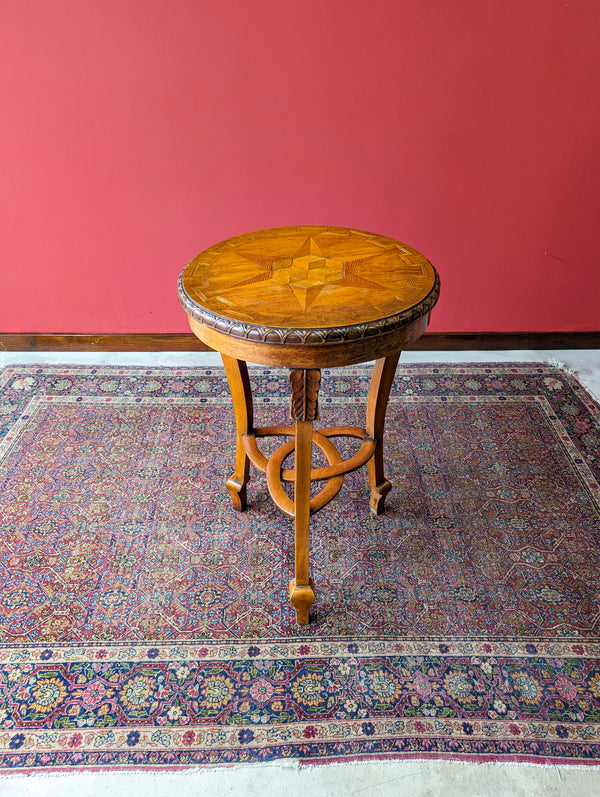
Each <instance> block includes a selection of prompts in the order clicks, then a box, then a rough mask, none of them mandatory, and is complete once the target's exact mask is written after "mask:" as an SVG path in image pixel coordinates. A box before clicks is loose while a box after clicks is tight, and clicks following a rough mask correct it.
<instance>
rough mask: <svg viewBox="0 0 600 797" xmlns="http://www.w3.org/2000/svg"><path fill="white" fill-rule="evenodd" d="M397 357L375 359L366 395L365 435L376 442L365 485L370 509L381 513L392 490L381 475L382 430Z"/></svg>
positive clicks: (374, 512)
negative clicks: (368, 489) (368, 493)
mask: <svg viewBox="0 0 600 797" xmlns="http://www.w3.org/2000/svg"><path fill="white" fill-rule="evenodd" d="M399 359H400V352H399V351H398V352H396V354H392V355H390V356H389V357H386V358H385V359H383V360H377V361H376V363H375V366H374V368H373V375H372V377H371V385H370V387H369V396H368V398H367V423H366V429H367V434H368V435H369V436H370V437H372V438H373V439H374V440H376V441H377V442H376V445H375V452H374V454H373V457H372V459H370V460H369V466H368V467H369V476H368V479H367V484H368V485H369V487H370V488H371V498H370V506H371V512H373V514H375V515H381V514H382V513H383V511H384V506H385V504H384V502H385V497H386V495H387V494H388V493H389V491H390V490H391V489H392V485H391V484H390V482H389V481H388V480H387V479H386V478H385V477H384V475H383V429H384V426H385V411H386V409H387V403H388V399H389V396H390V390H391V389H392V382H393V381H394V374H395V373H396V366H397V365H398V360H399Z"/></svg>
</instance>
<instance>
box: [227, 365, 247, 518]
mask: <svg viewBox="0 0 600 797" xmlns="http://www.w3.org/2000/svg"><path fill="white" fill-rule="evenodd" d="M221 357H222V359H223V365H224V366H225V373H226V374H227V379H228V381H229V388H230V390H231V396H232V398H233V409H234V412H235V426H236V450H235V469H234V471H233V473H232V475H231V476H230V477H229V479H227V482H226V485H227V489H228V490H229V492H230V493H231V499H232V502H233V508H234V509H236V510H237V511H238V512H243V510H244V509H246V505H247V504H246V485H247V484H248V481H249V480H250V460H249V458H248V455H247V454H246V451H245V450H244V446H243V443H242V436H243V435H245V434H248V433H249V432H251V431H252V429H253V425H254V419H253V406H252V392H251V390H250V379H249V377H248V368H247V366H246V363H245V362H244V361H243V360H236V359H235V358H234V357H227V356H226V355H225V354H222V355H221Z"/></svg>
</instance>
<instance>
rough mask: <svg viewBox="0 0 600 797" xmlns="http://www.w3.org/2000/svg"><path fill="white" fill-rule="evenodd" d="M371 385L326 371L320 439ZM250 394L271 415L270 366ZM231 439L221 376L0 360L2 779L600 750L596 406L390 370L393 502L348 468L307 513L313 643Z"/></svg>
mask: <svg viewBox="0 0 600 797" xmlns="http://www.w3.org/2000/svg"><path fill="white" fill-rule="evenodd" d="M369 375H370V374H369V369H367V368H365V367H358V368H351V369H340V370H335V371H325V372H324V375H323V382H322V390H321V397H320V404H321V418H322V420H321V421H320V424H321V425H324V426H325V425H333V424H340V423H346V424H349V425H352V424H359V425H362V423H363V420H362V413H363V412H364V403H365V396H366V391H367V388H368V380H369ZM251 379H252V384H253V393H254V397H255V405H256V406H255V409H256V412H255V415H256V422H257V423H259V424H261V425H268V424H269V425H270V424H273V423H278V422H282V423H287V422H288V421H287V404H288V393H287V378H286V374H285V372H284V371H281V370H273V369H263V368H253V369H252V370H251ZM233 432H234V427H233V412H232V409H231V400H230V397H229V391H228V387H227V383H226V380H225V377H224V373H223V371H222V370H221V369H218V368H212V369H210V368H209V369H200V368H181V369H178V368H154V369H147V368H141V367H140V368H135V367H129V368H120V367H106V366H105V367H98V368H92V367H89V366H60V365H44V366H39V367H38V366H8V367H6V368H5V369H4V370H3V371H1V372H0V532H1V534H2V537H1V539H2V543H1V545H0V760H1V763H2V766H3V767H4V768H7V769H8V768H12V769H15V770H19V771H28V770H29V771H30V770H39V769H40V768H42V769H43V768H46V769H60V768H73V767H79V768H107V767H122V768H132V767H144V766H150V767H185V766H197V765H203V764H220V763H234V762H239V761H266V760H272V759H284V758H295V759H300V760H306V761H308V762H315V761H326V760H343V759H345V758H346V759H347V758H355V759H360V758H369V757H382V758H385V757H404V756H417V757H418V756H421V757H426V756H430V757H436V756H437V757H451V758H467V759H471V760H511V759H512V760H520V759H524V760H531V761H549V760H551V761H560V762H569V761H572V762H576V763H597V762H598V760H599V759H600V633H599V625H600V587H599V586H598V585H599V583H600V580H599V575H600V546H599V544H598V543H599V538H600V490H599V485H598V479H599V476H600V409H599V407H598V405H597V404H596V402H594V400H593V399H592V398H591V397H590V396H589V395H588V394H587V393H586V391H585V390H584V389H583V388H582V387H581V385H580V384H579V383H578V382H577V380H576V379H575V378H574V377H573V376H571V375H569V374H568V373H566V372H564V371H562V370H559V369H555V368H552V367H550V366H546V365H541V364H519V365H512V364H511V365H506V364H503V365H488V364H485V365H483V364H477V365H460V366H458V365H456V366H450V365H443V366H434V365H418V366H400V367H399V368H398V372H397V375H396V380H395V383H394V387H393V390H392V396H391V399H390V404H389V408H388V415H387V427H386V439H385V440H386V446H385V457H386V466H387V471H386V475H387V477H388V478H389V479H390V481H392V483H393V485H394V488H393V491H392V493H391V494H390V496H389V497H388V504H387V505H388V511H387V513H386V515H385V516H382V517H380V518H374V517H372V516H371V515H370V513H369V511H368V493H367V489H366V486H365V480H364V472H362V471H358V472H356V473H353V474H351V475H349V476H348V477H346V481H345V484H344V487H343V488H342V492H341V493H340V495H339V496H338V498H337V499H335V500H334V502H333V503H332V504H330V505H329V506H328V507H327V508H326V509H324V510H323V511H322V512H320V513H319V514H318V515H316V516H315V517H314V518H313V520H312V539H311V567H312V574H313V578H314V580H315V585H316V589H317V600H316V602H315V605H314V607H313V614H312V616H311V620H312V622H311V624H310V626H308V627H303V628H300V627H298V626H297V625H296V624H295V622H294V616H293V610H292V609H291V607H290V606H289V603H288V599H287V584H288V581H289V579H290V577H291V575H292V567H293V527H292V521H290V520H289V519H288V518H287V517H285V516H283V515H282V514H281V513H280V512H279V511H278V510H277V509H276V508H275V507H274V506H273V505H272V502H271V500H270V498H269V496H268V494H267V491H266V485H265V481H264V477H263V476H262V475H261V474H259V473H256V472H254V473H253V474H252V480H251V482H250V485H249V490H248V493H249V508H248V511H247V512H245V513H241V514H238V513H235V512H234V511H233V510H232V509H231V506H230V501H229V495H228V493H227V491H226V490H225V488H224V481H225V479H226V478H227V476H228V475H229V473H230V469H231V466H232V464H233V459H234V438H233ZM351 449H352V444H351V443H349V444H348V448H347V451H346V455H349V453H350V451H351Z"/></svg>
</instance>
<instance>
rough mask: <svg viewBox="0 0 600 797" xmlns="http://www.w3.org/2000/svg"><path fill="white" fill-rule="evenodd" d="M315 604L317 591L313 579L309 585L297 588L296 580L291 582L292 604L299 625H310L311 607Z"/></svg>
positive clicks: (309, 581) (310, 579)
mask: <svg viewBox="0 0 600 797" xmlns="http://www.w3.org/2000/svg"><path fill="white" fill-rule="evenodd" d="M314 602H315V589H314V585H313V580H312V578H309V580H308V584H304V585H302V586H296V579H295V578H293V579H292V580H291V581H290V603H291V604H292V606H293V607H294V609H295V611H296V622H297V623H298V625H308V623H309V619H308V616H309V614H310V607H311V606H312V605H313V603H314Z"/></svg>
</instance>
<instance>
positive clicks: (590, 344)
mask: <svg viewBox="0 0 600 797" xmlns="http://www.w3.org/2000/svg"><path fill="white" fill-rule="evenodd" d="M409 348H410V349H412V350H413V351H489V350H496V351H499V350H507V349H514V350H518V349H600V331H597V332H446V333H444V332H430V333H426V334H425V335H423V336H422V337H421V338H419V340H417V342H416V343H414V344H412V345H411V346H410V347H409ZM0 351H28V352H31V351H40V352H43V351H210V349H209V348H208V346H206V345H204V344H203V343H201V341H199V340H198V338H197V337H196V336H195V335H192V334H191V333H184V334H167V333H165V334H144V333H141V334H121V335H40V334H19V333H16V334H0Z"/></svg>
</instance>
